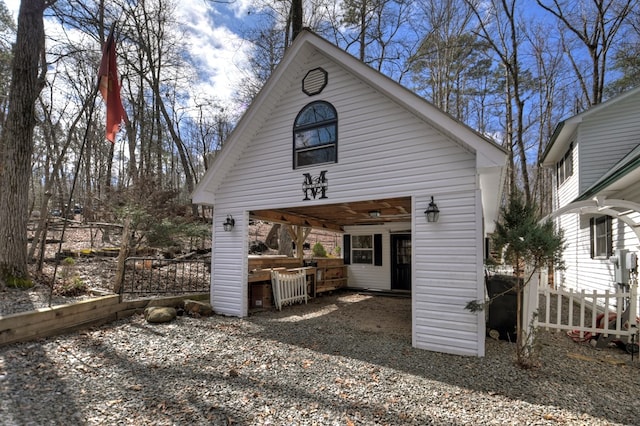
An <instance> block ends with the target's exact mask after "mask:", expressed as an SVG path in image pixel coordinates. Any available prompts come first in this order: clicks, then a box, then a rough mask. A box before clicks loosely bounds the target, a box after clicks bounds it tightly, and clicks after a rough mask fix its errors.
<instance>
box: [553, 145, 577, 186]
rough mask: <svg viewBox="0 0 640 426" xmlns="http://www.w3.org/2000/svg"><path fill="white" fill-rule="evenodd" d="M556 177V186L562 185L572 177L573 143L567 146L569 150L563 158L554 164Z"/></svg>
mask: <svg viewBox="0 0 640 426" xmlns="http://www.w3.org/2000/svg"><path fill="white" fill-rule="evenodd" d="M556 171H557V176H558V186H560V185H562V184H563V183H564V181H565V180H567V179H569V178H570V177H571V176H572V175H573V142H572V143H571V145H569V149H568V150H567V152H566V153H565V154H564V156H563V157H562V158H561V159H560V161H558V163H557V164H556Z"/></svg>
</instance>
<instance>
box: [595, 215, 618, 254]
mask: <svg viewBox="0 0 640 426" xmlns="http://www.w3.org/2000/svg"><path fill="white" fill-rule="evenodd" d="M590 228H591V258H592V259H593V258H599V257H600V258H609V257H610V256H611V255H612V254H613V237H612V233H611V216H600V217H593V218H591V223H590Z"/></svg>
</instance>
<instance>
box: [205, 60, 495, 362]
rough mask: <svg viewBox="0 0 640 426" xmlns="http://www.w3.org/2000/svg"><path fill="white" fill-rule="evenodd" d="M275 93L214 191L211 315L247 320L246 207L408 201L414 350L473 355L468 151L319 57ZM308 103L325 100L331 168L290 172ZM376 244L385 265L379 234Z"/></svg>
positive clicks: (478, 278)
mask: <svg viewBox="0 0 640 426" xmlns="http://www.w3.org/2000/svg"><path fill="white" fill-rule="evenodd" d="M317 66H322V67H323V68H324V69H325V70H326V71H327V72H328V74H329V83H328V85H327V87H326V88H325V89H324V91H323V92H322V94H321V95H317V96H314V97H308V96H306V95H304V94H303V93H302V92H301V90H300V80H301V79H302V77H303V76H304V74H305V73H306V72H307V71H308V70H309V69H312V68H314V67H317ZM282 93H285V94H286V96H284V97H282V98H281V99H279V100H276V101H275V102H274V103H273V105H274V108H273V110H272V115H271V117H270V119H269V120H267V121H266V123H265V124H264V126H263V127H262V128H261V129H260V130H259V131H258V133H257V134H258V136H257V137H256V138H255V139H254V140H251V141H250V142H249V143H248V144H247V147H246V149H245V151H244V152H243V153H242V155H241V156H240V158H239V160H238V161H237V162H235V164H233V167H232V169H231V171H230V172H229V173H227V174H226V175H225V177H224V180H223V181H222V183H221V185H220V187H219V188H218V189H217V191H216V206H215V211H216V218H215V221H216V223H215V226H216V232H215V238H214V257H215V260H214V263H213V266H214V268H213V271H212V289H213V290H212V303H213V307H214V309H215V310H216V311H217V312H221V313H225V314H229V315H241V316H242V315H246V313H247V297H246V291H247V290H246V285H245V284H244V283H246V274H247V272H246V269H247V267H246V264H244V265H243V264H241V261H240V259H246V257H247V247H246V238H245V236H246V233H247V231H246V222H247V218H248V212H249V211H250V210H256V209H269V208H286V207H299V206H310V205H317V204H332V203H338V202H349V201H356V200H368V199H381V198H385V197H400V196H413V197H414V204H413V223H412V224H413V229H412V232H413V235H414V238H415V244H414V250H413V260H414V261H413V265H414V270H413V276H412V285H413V293H412V297H413V317H414V323H413V343H414V346H416V347H419V348H424V349H430V350H435V351H441V352H449V353H455V354H464V355H476V356H483V355H484V315H483V314H471V313H470V312H468V311H466V310H465V309H464V306H465V304H466V303H467V302H469V301H470V300H476V299H480V298H482V297H483V294H484V293H483V288H484V287H483V285H484V284H483V276H482V261H483V259H482V247H483V240H482V209H481V207H480V206H481V204H480V194H479V193H478V192H477V187H478V184H477V173H476V168H475V165H476V159H475V154H474V153H471V152H469V151H468V150H466V149H464V148H463V147H462V146H460V145H458V144H457V143H455V142H453V141H452V140H451V139H449V138H448V137H446V136H444V135H443V134H441V133H439V132H437V131H435V129H434V128H433V127H431V126H429V125H427V124H426V123H425V122H424V121H421V120H419V119H418V118H417V117H416V116H415V115H413V114H410V113H408V112H407V111H405V110H404V109H402V108H400V107H399V106H398V105H397V104H395V103H393V102H391V101H390V100H389V99H388V98H386V97H383V96H382V95H381V94H380V93H378V92H376V91H374V90H372V89H371V88H369V87H367V86H365V85H363V83H361V82H360V81H359V80H356V79H355V78H353V76H352V75H351V74H349V73H348V72H346V71H345V70H344V69H342V68H340V67H339V66H337V65H336V64H334V63H333V62H331V61H329V60H327V58H325V57H323V56H322V55H321V54H320V53H318V54H317V55H315V56H314V57H312V58H310V61H309V63H308V67H307V68H305V69H301V70H300V71H299V75H298V78H294V79H292V81H291V82H290V87H289V90H283V91H282ZM316 100H325V101H328V102H330V103H331V104H333V106H334V107H335V108H336V110H337V113H338V159H339V162H338V163H336V164H326V165H321V166H314V167H309V168H304V169H297V170H293V169H292V146H293V142H292V126H293V121H294V119H295V117H296V115H297V114H298V112H299V111H300V110H301V109H302V108H303V107H304V106H305V105H306V104H308V103H309V102H311V101H316ZM323 170H326V171H327V174H326V177H327V179H328V185H329V186H328V191H327V196H328V199H325V200H320V199H317V200H310V201H303V192H302V183H303V174H304V173H310V174H311V175H312V176H318V175H319V173H320V171H323ZM431 196H434V197H435V201H436V203H437V204H438V206H439V208H440V211H441V214H440V221H439V222H438V223H436V224H427V223H426V219H425V217H424V214H423V211H424V209H425V208H426V206H427V204H428V202H429V200H430V197H431ZM231 206H232V207H231ZM229 213H231V214H233V215H234V218H236V229H235V230H234V232H232V233H224V232H222V231H221V225H220V223H221V221H222V220H224V217H226V215H227V214H229ZM239 218H241V219H242V220H240V221H238V219H239ZM218 228H220V229H218ZM221 234H222V235H221ZM386 241H387V244H386V245H387V251H386V253H387V254H386V255H385V256H387V257H386V262H387V263H388V246H389V244H388V241H389V240H388V235H387V239H386ZM245 262H246V261H245ZM360 272H362V274H360ZM365 272H367V273H368V272H369V271H357V273H355V275H354V276H356V277H358V278H356V279H360V278H359V277H360V276H362V279H370V280H371V281H370V282H375V283H376V285H380V286H382V281H375V280H373V278H371V275H367V274H365ZM385 274H386V272H385ZM367 277H368V278H367ZM386 279H387V280H388V279H389V274H386ZM387 285H388V284H387Z"/></svg>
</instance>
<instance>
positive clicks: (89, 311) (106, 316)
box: [0, 293, 209, 346]
mask: <svg viewBox="0 0 640 426" xmlns="http://www.w3.org/2000/svg"><path fill="white" fill-rule="evenodd" d="M208 298H209V294H208V293H199V294H191V295H187V296H178V297H166V298H157V299H146V300H133V301H127V302H120V296H118V295H109V296H102V297H97V298H95V299H90V300H85V301H81V302H78V303H71V304H68V305H60V306H53V307H51V308H40V309H37V310H35V311H29V312H20V313H16V314H10V315H4V316H0V346H4V345H8V344H11V343H17V342H25V341H29V340H36V339H40V338H43V337H50V336H56V335H60V334H65V333H69V332H72V331H76V330H79V329H82V328H88V327H91V326H97V325H101V324H105V323H108V322H112V321H116V320H119V319H122V318H126V317H129V316H131V315H133V314H135V313H141V312H142V311H143V310H144V309H145V308H146V307H149V306H175V307H177V306H180V305H181V304H182V303H183V301H184V300H185V299H191V300H208Z"/></svg>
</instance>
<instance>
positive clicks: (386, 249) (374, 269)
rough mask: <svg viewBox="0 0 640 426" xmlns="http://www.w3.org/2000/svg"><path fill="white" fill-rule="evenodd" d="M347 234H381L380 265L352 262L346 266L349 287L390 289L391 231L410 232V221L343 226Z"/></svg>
mask: <svg viewBox="0 0 640 426" xmlns="http://www.w3.org/2000/svg"><path fill="white" fill-rule="evenodd" d="M344 230H345V233H346V234H349V235H373V234H382V266H376V265H363V264H354V263H352V264H351V265H348V266H347V271H348V275H347V276H348V277H349V287H353V288H366V289H373V290H391V233H394V232H395V233H398V232H399V231H406V232H403V233H406V234H410V233H411V222H408V223H390V224H385V225H381V226H349V227H345V229H344Z"/></svg>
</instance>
